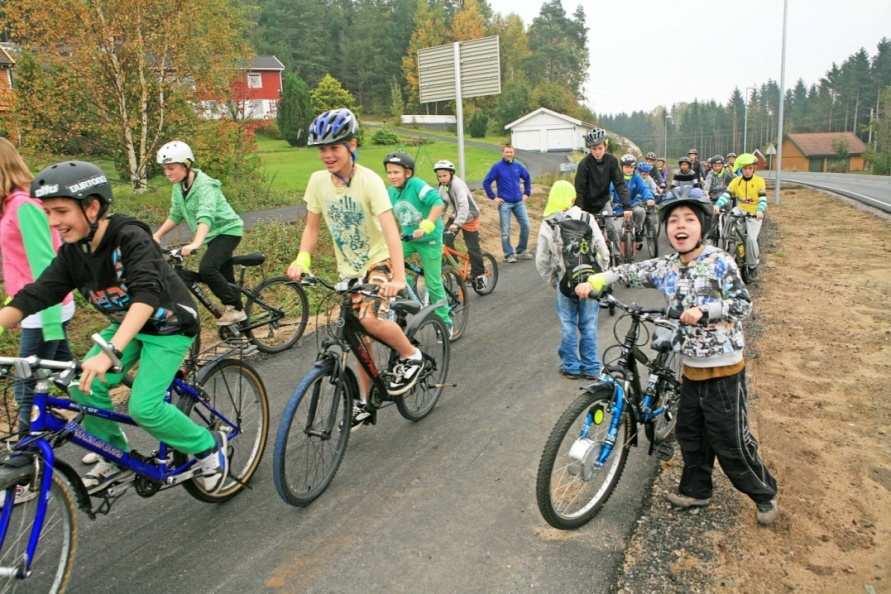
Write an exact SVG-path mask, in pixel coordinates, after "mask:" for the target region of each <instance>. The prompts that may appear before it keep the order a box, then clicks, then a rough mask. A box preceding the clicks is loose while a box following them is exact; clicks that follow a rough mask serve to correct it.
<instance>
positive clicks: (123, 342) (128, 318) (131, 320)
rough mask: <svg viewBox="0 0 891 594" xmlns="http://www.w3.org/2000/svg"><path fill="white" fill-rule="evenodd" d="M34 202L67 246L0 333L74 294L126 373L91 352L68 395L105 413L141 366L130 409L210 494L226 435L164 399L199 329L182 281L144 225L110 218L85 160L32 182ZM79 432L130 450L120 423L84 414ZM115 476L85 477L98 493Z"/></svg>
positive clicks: (107, 196)
mask: <svg viewBox="0 0 891 594" xmlns="http://www.w3.org/2000/svg"><path fill="white" fill-rule="evenodd" d="M31 194H32V195H33V196H35V197H36V198H38V199H40V200H41V201H42V202H43V207H44V209H45V210H46V212H47V215H48V218H49V222H50V226H52V227H53V228H54V229H56V230H57V231H58V232H59V233H60V235H61V238H62V241H63V242H64V245H63V246H62V247H61V248H60V249H59V253H58V255H57V256H56V257H55V259H53V261H52V262H51V263H50V265H49V266H48V267H47V268H46V269H45V270H44V271H43V273H42V274H41V275H40V276H39V277H38V278H37V280H36V281H34V282H33V283H31V284H28V285H26V286H25V287H24V288H23V289H22V290H21V291H19V292H18V293H17V294H16V296H15V297H14V298H13V300H12V302H11V303H10V305H9V306H8V307H4V308H3V309H0V326H2V327H3V328H11V327H12V326H14V325H15V324H17V323H18V322H19V321H20V320H21V319H22V318H23V317H24V316H27V315H31V314H33V313H36V312H38V311H41V310H43V309H46V308H47V307H50V306H52V305H56V304H57V303H60V302H61V301H62V300H63V299H64V298H65V296H66V295H67V294H68V293H69V292H71V291H72V290H74V289H79V290H80V292H81V294H82V295H83V296H84V297H85V298H86V299H87V300H88V301H89V302H90V303H91V304H92V305H93V306H94V307H95V308H96V309H97V310H99V311H100V312H101V313H103V314H105V315H106V316H107V317H108V318H109V319H110V320H111V325H109V326H108V327H107V328H106V329H105V330H102V331H101V332H100V333H99V334H100V335H101V336H102V338H104V339H105V340H106V341H107V342H108V343H110V344H111V346H112V348H113V349H114V351H115V355H116V356H117V358H118V359H119V360H120V361H121V364H122V365H123V370H122V371H121V372H114V373H110V370H111V367H112V360H111V359H110V358H109V357H108V356H107V355H106V354H105V353H104V352H102V350H101V349H100V348H99V347H98V346H94V347H93V348H92V349H91V350H90V352H89V353H87V355H86V358H85V359H84V361H83V364H82V365H81V377H80V382H79V384H78V386H77V387H74V386H73V385H72V386H71V387H70V388H69V393H70V395H71V397H72V399H74V400H75V401H77V402H78V403H80V404H84V405H87V406H92V407H95V408H101V409H105V410H112V409H113V408H114V407H113V404H112V401H111V398H110V397H109V390H110V389H111V388H112V387H114V386H116V385H118V384H120V383H121V381H122V380H123V378H124V375H125V374H126V373H127V371H128V370H129V369H130V368H132V367H133V366H134V365H136V364H139V372H138V373H137V374H136V378H135V379H134V381H133V386H132V389H131V391H130V400H129V402H128V408H129V413H130V416H131V417H133V420H134V421H136V423H138V424H139V426H140V427H142V428H143V429H145V430H146V431H147V432H148V433H149V434H150V435H152V436H153V437H155V438H157V439H158V440H160V441H162V442H164V443H166V444H168V445H169V446H171V447H172V448H174V449H176V450H178V451H180V452H182V453H184V454H190V455H194V456H195V457H196V458H197V459H198V468H199V470H200V471H201V472H202V476H201V477H200V478H199V480H200V481H201V482H202V484H203V486H204V488H205V490H207V491H208V492H211V493H213V492H215V491H217V490H218V489H219V488H220V487H221V486H222V485H223V483H224V481H225V479H226V475H227V473H228V468H229V461H228V458H227V453H226V447H227V440H228V434H227V433H226V432H224V431H221V432H219V433H218V434H217V436H214V435H213V434H212V433H211V432H210V431H208V430H207V429H206V428H204V427H201V426H199V425H197V424H196V423H195V422H194V421H192V420H191V419H190V418H189V417H187V416H186V415H185V414H183V413H182V411H180V410H179V409H178V408H177V407H176V406H174V405H173V404H171V403H169V402H166V401H165V395H166V392H167V388H168V387H169V386H170V383H171V382H172V381H173V378H174V376H175V375H176V373H177V372H178V371H179V369H180V365H181V364H182V362H183V359H184V358H185V356H186V353H187V352H188V351H189V347H190V346H191V345H192V341H193V340H194V338H195V334H196V333H197V331H198V316H197V313H196V311H195V304H194V302H193V301H192V297H191V296H190V295H189V292H188V290H186V287H185V285H184V284H183V282H182V280H180V278H179V277H178V276H177V275H176V273H175V272H174V271H173V269H172V268H170V266H169V265H168V264H167V263H166V262H165V261H164V258H163V257H162V255H161V250H160V249H159V248H158V245H157V243H155V242H154V241H153V240H152V236H151V232H150V231H149V228H148V226H147V225H146V224H145V223H142V222H140V221H137V220H136V219H133V218H130V217H127V216H124V215H108V208H109V206H110V205H111V200H112V192H111V184H109V183H108V180H107V179H106V177H105V174H104V173H103V172H102V170H101V169H99V168H98V167H96V166H95V165H93V164H91V163H86V162H83V161H66V162H63V163H56V164H55V165H50V166H49V167H47V168H46V169H44V170H43V171H41V172H40V173H38V174H37V176H36V178H35V179H34V182H33V183H32V184H31ZM83 427H84V429H85V430H86V431H87V432H88V433H91V434H93V435H95V436H96V437H98V438H99V439H101V440H103V441H106V442H108V443H110V444H111V445H113V446H114V447H116V448H118V449H120V450H123V451H125V452H126V451H129V446H128V443H127V439H126V437H124V434H123V432H122V431H121V428H120V427H119V426H118V425H117V423H115V422H113V421H108V420H105V419H100V418H98V417H94V416H87V417H85V418H84V420H83ZM120 472H122V471H121V470H119V469H118V468H117V466H115V465H114V464H112V463H110V462H107V461H106V460H102V461H100V462H99V463H98V464H96V466H95V467H93V469H92V470H90V472H89V473H88V474H87V475H86V476H84V477H83V482H84V486H86V487H87V488H92V487H96V486H98V485H100V484H102V483H104V482H105V481H106V480H108V479H110V478H112V477H115V476H117V475H119V473H120Z"/></svg>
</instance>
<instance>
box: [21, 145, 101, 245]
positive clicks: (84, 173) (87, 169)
mask: <svg viewBox="0 0 891 594" xmlns="http://www.w3.org/2000/svg"><path fill="white" fill-rule="evenodd" d="M31 195H32V196H34V197H35V198H38V199H40V200H49V199H50V198H70V199H72V200H77V203H78V204H79V205H80V209H81V212H83V213H84V218H86V216H87V215H86V211H85V208H84V200H86V199H88V198H92V197H96V198H97V199H98V200H99V216H98V217H96V220H95V221H93V222H90V223H89V225H90V232H89V233H88V234H87V236H86V237H84V238H83V239H81V240H80V242H79V243H83V244H86V245H88V244H89V243H90V241H92V240H93V236H94V235H95V234H96V229H97V228H98V227H99V219H101V218H102V217H103V216H105V213H107V212H108V207H109V206H111V201H112V193H111V184H110V183H108V178H107V177H105V173H104V172H103V171H102V170H101V169H99V168H98V167H97V166H95V165H93V164H92V163H87V162H86V161H62V162H61V163H54V164H53V165H50V166H49V167H47V168H46V169H44V170H42V171H41V172H40V173H38V174H37V176H35V178H34V181H32V182H31ZM88 222H89V220H88Z"/></svg>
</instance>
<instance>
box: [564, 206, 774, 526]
mask: <svg viewBox="0 0 891 594" xmlns="http://www.w3.org/2000/svg"><path fill="white" fill-rule="evenodd" d="M659 215H660V220H661V222H662V224H664V225H665V228H666V234H667V236H668V240H669V242H670V243H671V245H672V247H673V248H674V250H675V253H673V254H669V255H667V256H664V257H662V258H656V259H653V260H647V261H645V262H639V263H634V264H628V265H624V266H617V267H615V268H613V269H612V270H610V271H608V272H605V273H601V274H595V275H592V276H591V277H590V278H589V279H588V281H587V282H585V283H581V284H580V285H578V287H576V294H577V295H578V296H579V297H580V298H582V299H584V298H587V297H588V296H589V294H595V295H597V294H600V293H601V292H602V291H603V290H604V289H605V288H606V287H607V286H608V285H610V284H612V283H614V282H616V281H617V280H622V281H625V282H626V283H629V284H631V285H632V286H644V287H650V288H656V289H659V290H660V291H662V292H663V293H664V294H665V295H666V297H667V298H668V300H669V304H670V308H671V309H672V310H675V311H679V312H682V313H681V314H680V322H681V329H682V336H683V338H684V342H683V346H682V347H681V363H682V366H683V367H682V375H683V382H682V384H681V399H680V405H679V408H678V421H677V428H676V430H675V431H676V435H677V440H678V443H679V444H680V447H681V452H682V454H683V458H684V469H683V473H682V475H681V482H680V485H679V488H678V492H677V493H671V494H669V495H668V499H669V501H671V503H673V504H674V505H676V506H678V507H682V508H691V507H702V506H706V505H708V504H709V502H710V499H711V496H712V468H713V466H714V462H715V458H716V457H717V458H718V461H719V462H720V464H721V468H722V469H723V470H724V472H725V474H726V475H727V478H729V479H730V481H731V483H733V486H734V487H736V489H737V490H739V491H741V492H743V493H745V494H746V495H748V496H749V497H750V498H751V499H752V500H753V501H754V502H755V505H756V508H757V513H756V519H757V521H758V523H759V524H764V525H767V524H772V523H773V522H774V521H775V520H776V518H777V516H778V513H779V512H778V509H779V508H778V507H777V482H776V480H775V479H774V477H773V476H771V474H770V472H769V471H768V470H767V467H766V466H765V465H764V463H763V462H762V461H761V458H760V457H759V455H758V442H757V441H756V440H755V437H754V436H753V435H752V433H751V431H750V430H749V426H748V420H747V405H746V378H745V361H744V359H743V349H744V346H745V342H744V338H743V331H742V320H743V318H745V317H746V316H748V315H749V313H750V312H751V309H752V303H751V299H750V297H749V293H748V291H747V290H746V288H745V284H744V283H743V281H742V278H740V274H739V270H738V269H737V267H736V263H735V262H734V261H733V258H732V257H730V256H728V255H727V254H725V253H724V252H723V251H721V250H719V249H718V248H716V247H714V246H710V245H704V244H703V237H704V236H705V235H706V234H707V233H708V231H709V229H710V227H711V225H712V224H713V220H714V210H713V207H712V203H711V201H710V200H709V199H708V198H706V197H705V196H702V195H699V196H695V197H694V196H690V195H688V193H687V192H686V191H684V190H680V191H679V193H678V194H672V195H670V196H668V197H667V198H666V200H664V201H663V203H662V204H661V205H660V209H659Z"/></svg>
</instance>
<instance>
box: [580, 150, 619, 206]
mask: <svg viewBox="0 0 891 594" xmlns="http://www.w3.org/2000/svg"><path fill="white" fill-rule="evenodd" d="M610 183H612V185H613V187H614V188H615V190H616V193H617V194H618V195H619V203H621V204H622V206H623V207H624V208H626V209H628V208H631V203H630V202H629V201H628V198H629V196H628V188H627V187H626V186H625V176H624V174H623V173H622V168H621V167H620V166H619V160H618V159H616V157H615V156H613V155H611V154H609V153H606V154H604V155H603V158H602V159H601V160H600V161H598V160H597V159H595V158H594V155H592V154H590V153H589V154H588V155H587V156H586V157H585V158H584V159H582V160H581V162H580V163H579V166H578V169H577V170H576V174H575V193H576V199H575V205H576V206H578V207H579V208H581V209H582V210H584V211H585V212H589V213H591V214H595V215H599V214H600V213H601V212H603V209H604V207H605V206H606V203H607V202H609V200H610Z"/></svg>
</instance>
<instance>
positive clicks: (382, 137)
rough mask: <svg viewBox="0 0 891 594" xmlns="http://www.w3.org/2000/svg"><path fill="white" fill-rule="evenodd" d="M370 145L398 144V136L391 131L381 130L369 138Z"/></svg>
mask: <svg viewBox="0 0 891 594" xmlns="http://www.w3.org/2000/svg"><path fill="white" fill-rule="evenodd" d="M371 144H399V136H398V135H397V134H396V133H395V132H393V131H392V130H388V129H387V128H381V129H380V130H378V131H377V132H375V133H374V135H373V136H372V137H371Z"/></svg>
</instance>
